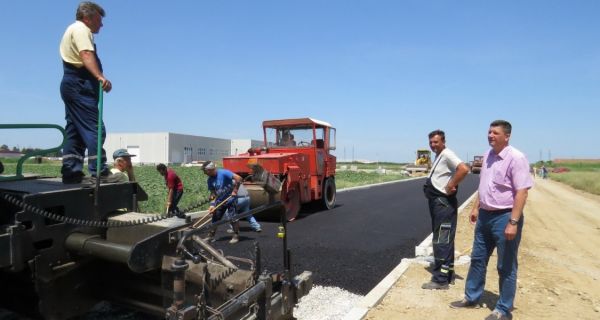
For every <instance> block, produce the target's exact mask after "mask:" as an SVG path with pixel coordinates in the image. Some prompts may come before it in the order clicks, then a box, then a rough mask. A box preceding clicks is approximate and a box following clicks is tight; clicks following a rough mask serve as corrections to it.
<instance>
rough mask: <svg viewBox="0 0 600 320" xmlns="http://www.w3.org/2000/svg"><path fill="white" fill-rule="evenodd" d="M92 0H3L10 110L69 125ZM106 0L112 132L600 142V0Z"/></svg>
mask: <svg viewBox="0 0 600 320" xmlns="http://www.w3.org/2000/svg"><path fill="white" fill-rule="evenodd" d="M78 3H79V1H10V2H5V3H3V5H2V10H1V11H0V39H1V41H2V49H1V50H0V105H1V110H2V111H1V115H0V122H1V123H55V124H60V125H64V106H63V103H62V100H61V99H60V94H59V84H60V80H61V77H62V66H61V62H60V56H59V53H58V44H59V42H60V38H61V36H62V34H63V32H64V29H65V28H66V27H67V26H68V25H69V24H70V23H72V22H73V21H74V19H75V18H74V16H75V9H76V7H77V4H78ZM98 3H99V4H100V5H102V6H103V7H104V9H105V10H106V12H107V16H106V17H105V19H104V27H103V28H102V29H101V31H100V33H99V34H98V35H96V44H97V46H98V52H99V55H100V58H101V59H102V62H103V65H104V68H105V75H106V77H107V78H108V79H110V80H111V81H112V83H113V91H112V92H110V93H109V94H106V95H105V96H104V114H105V117H104V119H105V123H106V126H107V130H108V131H109V132H152V131H162V132H164V131H170V132H176V133H184V134H195V135H204V136H214V137H224V138H255V139H256V138H258V139H262V136H261V135H262V130H261V122H262V120H266V119H279V118H294V117H305V116H310V117H313V118H317V119H320V120H324V121H328V122H330V123H332V124H333V125H334V126H335V127H336V128H337V145H338V150H337V151H336V155H337V156H338V158H344V157H345V158H346V159H351V158H352V157H353V156H354V158H355V159H370V160H379V161H396V162H400V161H410V160H411V159H412V157H413V155H414V151H415V150H416V149H417V148H423V147H427V134H428V133H429V132H430V131H431V130H434V129H438V128H440V129H443V130H445V131H446V135H447V145H448V146H449V147H450V148H452V149H454V150H455V151H456V152H457V154H458V155H459V156H460V157H462V158H463V159H464V158H466V157H467V156H469V158H471V157H472V156H473V155H474V154H481V153H483V152H484V151H485V150H486V149H487V148H488V146H487V139H486V134H487V129H488V125H489V123H490V122H491V121H492V120H495V119H506V120H509V121H510V122H511V123H512V124H513V137H512V139H511V144H512V145H514V146H515V147H517V148H518V149H520V150H522V151H523V152H525V153H526V154H527V155H528V157H529V160H530V161H536V160H540V154H541V155H542V159H544V160H547V159H548V156H549V155H550V156H551V157H552V158H558V157H560V158H600V149H599V148H598V146H599V145H600V144H599V143H598V141H597V138H596V137H595V136H593V135H592V134H591V133H592V130H593V128H594V127H597V126H598V125H597V123H598V119H599V118H600V111H599V110H600V108H599V104H600V89H599V88H598V87H599V84H600V32H598V31H599V30H600V20H599V19H598V18H597V15H598V12H600V2H598V1H400V0H397V1H349V0H348V1H323V0H321V1H308V0H305V1H275V0H274V1H259V0H257V1H171V2H167V1H117V0H107V1H98ZM57 139H58V135H57V134H55V133H53V132H51V131H44V130H42V131H37V132H35V131H23V130H21V131H8V130H2V132H0V144H2V143H5V144H8V145H9V146H13V145H19V146H20V147H24V146H31V147H40V146H41V147H44V146H53V145H55V144H57V143H56V141H57Z"/></svg>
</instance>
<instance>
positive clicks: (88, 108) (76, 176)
mask: <svg viewBox="0 0 600 320" xmlns="http://www.w3.org/2000/svg"><path fill="white" fill-rule="evenodd" d="M104 15H105V13H104V9H102V7H100V6H99V5H98V4H96V3H93V2H89V1H84V2H81V3H80V4H79V6H78V8H77V12H76V14H75V18H76V21H75V22H74V23H73V24H71V25H70V26H69V27H67V30H66V31H65V33H64V35H63V37H62V40H61V42H60V55H61V58H62V64H63V70H64V74H63V78H62V81H61V83H60V95H61V97H62V100H63V102H64V103H65V120H66V126H65V131H66V139H65V144H64V147H63V165H62V168H61V173H62V181H63V183H80V182H81V181H82V178H83V175H84V174H83V159H84V156H85V150H86V149H87V151H88V170H89V172H90V174H91V175H92V176H96V174H97V168H96V156H97V155H96V153H97V146H98V139H102V144H104V139H105V136H106V130H104V124H102V137H98V128H97V126H98V116H99V112H98V99H99V90H100V89H99V84H100V83H101V84H102V89H103V90H104V91H106V92H110V90H111V89H112V84H111V82H110V81H109V80H108V79H106V77H105V76H104V74H103V71H102V63H101V62H100V59H99V58H98V54H97V50H96V45H95V43H94V36H93V34H96V33H98V32H99V31H100V28H101V27H102V26H103V24H102V18H103V17H104ZM101 157H102V164H101V166H102V167H101V168H100V169H99V170H100V175H101V176H107V175H108V174H109V170H108V167H107V166H106V152H105V151H104V149H103V150H102V155H101Z"/></svg>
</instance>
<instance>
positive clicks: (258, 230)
mask: <svg viewBox="0 0 600 320" xmlns="http://www.w3.org/2000/svg"><path fill="white" fill-rule="evenodd" d="M254 232H262V229H261V228H256V229H254Z"/></svg>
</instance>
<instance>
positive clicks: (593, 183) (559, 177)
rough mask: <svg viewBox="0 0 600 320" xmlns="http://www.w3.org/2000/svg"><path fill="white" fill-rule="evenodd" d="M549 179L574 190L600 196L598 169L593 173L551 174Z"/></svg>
mask: <svg viewBox="0 0 600 320" xmlns="http://www.w3.org/2000/svg"><path fill="white" fill-rule="evenodd" d="M550 179H552V180H555V181H558V182H562V183H564V184H567V185H570V186H571V187H573V188H575V189H579V190H582V191H585V192H589V193H593V194H597V195H600V169H598V168H593V171H590V170H588V171H585V170H581V171H575V170H573V171H571V172H564V173H551V174H550Z"/></svg>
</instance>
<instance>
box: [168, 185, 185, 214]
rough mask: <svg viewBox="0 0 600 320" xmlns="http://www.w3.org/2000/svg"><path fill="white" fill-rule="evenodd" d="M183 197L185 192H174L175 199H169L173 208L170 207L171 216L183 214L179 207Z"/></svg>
mask: <svg viewBox="0 0 600 320" xmlns="http://www.w3.org/2000/svg"><path fill="white" fill-rule="evenodd" d="M181 196H183V190H173V196H172V197H173V199H169V200H170V201H171V206H169V213H170V214H174V215H179V214H181V211H179V207H177V204H178V203H179V200H181Z"/></svg>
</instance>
